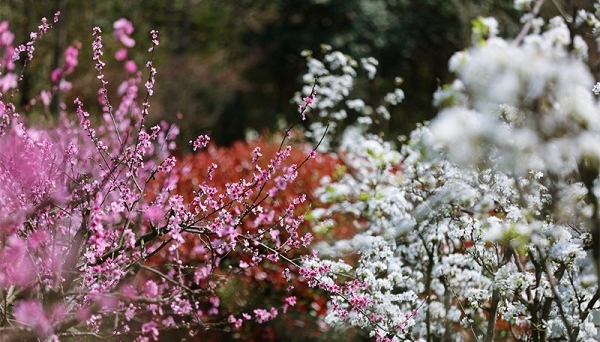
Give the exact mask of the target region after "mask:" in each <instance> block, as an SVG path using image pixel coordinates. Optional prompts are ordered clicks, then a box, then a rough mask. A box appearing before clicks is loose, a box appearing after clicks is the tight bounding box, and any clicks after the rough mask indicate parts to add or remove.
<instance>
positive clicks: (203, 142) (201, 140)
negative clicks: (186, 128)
mask: <svg viewBox="0 0 600 342" xmlns="http://www.w3.org/2000/svg"><path fill="white" fill-rule="evenodd" d="M209 142H210V137H209V136H208V135H200V136H198V138H196V140H194V141H191V140H190V145H193V150H194V151H196V150H197V149H199V148H201V147H206V146H208V143H209Z"/></svg>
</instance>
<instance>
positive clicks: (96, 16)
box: [0, 0, 518, 145]
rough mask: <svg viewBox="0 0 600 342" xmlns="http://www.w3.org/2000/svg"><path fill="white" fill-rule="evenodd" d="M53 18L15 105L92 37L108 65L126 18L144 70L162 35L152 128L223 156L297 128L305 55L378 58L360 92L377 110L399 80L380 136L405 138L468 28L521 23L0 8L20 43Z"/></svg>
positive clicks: (216, 2)
mask: <svg viewBox="0 0 600 342" xmlns="http://www.w3.org/2000/svg"><path fill="white" fill-rule="evenodd" d="M56 10H60V11H61V12H62V14H61V20H60V22H59V23H58V24H57V25H56V27H55V30H54V31H53V32H52V33H51V35H49V36H48V37H46V38H44V40H43V41H42V42H41V46H40V47H39V48H38V51H44V56H43V58H38V59H37V60H36V63H35V64H33V65H31V66H30V67H29V68H28V69H27V73H26V77H25V80H24V83H23V85H22V87H21V91H22V92H21V94H20V98H21V100H22V101H24V102H27V101H29V99H30V98H31V97H33V96H35V94H36V93H37V91H38V89H36V86H35V85H38V84H46V83H43V82H46V80H47V79H48V75H49V72H50V71H51V70H52V69H53V68H54V67H55V66H56V65H58V63H61V60H60V58H61V53H62V51H64V48H65V47H66V46H68V45H70V44H72V43H73V42H75V41H80V42H81V43H82V49H81V51H80V63H82V64H86V63H90V57H91V48H90V43H91V39H92V38H91V29H92V27H93V26H100V27H101V28H102V29H103V31H104V32H105V45H106V46H107V52H108V53H107V54H106V55H105V61H107V62H110V60H111V58H112V56H111V55H110V53H114V51H115V50H116V48H117V44H116V43H113V44H110V42H112V41H114V39H111V38H112V37H111V34H112V23H113V22H114V21H115V20H116V19H118V18H121V17H125V18H128V19H130V20H131V21H132V22H133V23H134V25H135V27H136V31H135V33H134V35H133V37H134V38H135V39H136V41H137V46H136V49H139V51H140V53H139V54H137V55H136V56H135V59H136V60H137V62H138V63H139V64H140V66H142V65H143V63H144V59H145V58H147V57H148V55H147V54H145V53H144V51H145V48H146V47H147V46H149V44H148V41H149V33H148V32H149V31H150V30H151V29H157V30H158V31H159V38H160V41H161V45H160V46H159V48H158V49H157V55H156V61H155V66H156V67H157V68H158V71H159V73H158V75H157V81H158V85H157V92H156V94H157V95H156V97H155V98H154V100H153V104H152V112H153V115H154V117H155V118H159V117H160V118H167V119H169V120H170V121H174V120H176V114H177V113H182V114H183V119H182V122H180V125H181V127H182V132H183V139H187V140H189V139H190V138H191V137H193V136H196V135H198V134H199V133H209V134H211V135H212V137H213V139H214V140H216V141H217V142H218V143H220V144H223V145H228V144H230V143H232V142H233V141H235V140H238V139H240V138H243V137H244V134H245V131H246V130H247V129H254V130H259V131H260V130H261V129H262V128H265V127H268V128H271V129H274V128H275V125H276V122H277V121H278V120H279V119H282V118H283V119H286V120H288V121H289V120H292V119H293V118H294V116H295V115H296V111H295V108H294V106H292V105H291V104H290V98H291V97H292V95H293V93H294V92H295V91H297V90H298V89H299V88H300V76H301V75H302V74H303V73H304V72H305V70H306V68H305V61H304V58H303V57H301V56H300V51H302V50H304V49H310V50H315V51H317V50H319V45H320V44H322V43H326V44H330V45H332V46H333V47H334V48H335V49H340V50H341V51H342V52H345V53H349V54H351V55H352V56H354V57H356V58H358V57H366V56H373V57H375V58H377V59H378V60H379V62H380V66H379V72H378V76H377V77H376V79H375V80H374V81H373V84H371V85H370V87H369V88H368V90H366V87H360V84H359V85H358V86H357V89H356V90H355V91H356V93H357V96H361V97H362V98H363V99H365V100H372V101H377V100H378V99H380V98H381V96H382V95H383V94H384V93H385V92H387V91H389V90H390V89H391V88H392V87H393V85H392V84H391V82H393V79H394V77H396V76H400V77H402V78H403V79H404V80H405V82H404V84H403V86H402V88H403V89H404V91H405V93H406V95H407V96H406V101H405V102H404V103H403V104H402V105H401V106H399V107H398V108H396V109H395V110H394V112H393V113H392V116H393V118H392V120H391V122H390V125H389V127H387V128H386V131H387V132H386V133H388V134H404V133H407V132H409V131H410V130H411V129H413V128H414V126H415V124H416V123H417V122H420V121H422V120H423V119H428V118H430V117H432V115H433V114H434V112H435V110H434V108H433V107H432V105H431V100H432V93H433V91H434V90H435V89H436V88H437V87H438V85H439V84H440V83H444V82H447V81H448V80H449V78H450V75H448V73H447V71H446V70H447V67H446V65H447V60H448V58H449V57H450V56H451V54H452V53H453V52H454V51H456V50H459V49H461V48H463V47H465V46H467V45H468V43H469V40H470V25H471V24H470V22H471V20H473V19H474V18H475V17H476V16H479V15H484V16H486V15H492V14H493V15H494V16H495V17H496V18H498V19H499V21H500V26H501V30H502V32H501V33H502V34H503V35H504V34H508V35H510V34H513V33H514V32H515V30H516V29H517V28H518V26H517V21H518V20H517V17H518V14H517V13H516V12H515V11H514V10H513V9H512V2H511V1H504V0H484V1H473V2H471V1H466V2H465V1H460V0H419V1H410V0H368V1H366V0H305V1H294V0H252V1H250V0H236V1H233V0H226V1H223V0H169V1H167V0H145V1H79V0H55V1H35V0H2V1H0V16H1V17H0V18H1V19H2V20H9V21H10V23H11V25H12V26H11V30H12V31H13V32H15V34H16V35H17V41H22V40H25V39H26V38H27V37H28V33H29V32H30V31H32V30H35V28H36V26H37V25H38V23H39V19H40V18H41V17H42V16H46V17H48V18H51V17H52V14H53V13H54V12H55V11H56ZM44 45H45V46H44ZM47 51H54V52H53V53H47ZM38 57H40V56H38ZM109 65H110V63H109ZM113 69H114V68H113ZM106 70H107V71H108V72H109V74H110V73H111V71H110V70H112V69H110V68H109V67H107V69H106ZM77 72H78V73H79V75H78V77H71V79H73V80H78V81H77V83H75V84H74V86H75V87H77V89H78V93H80V92H81V90H84V91H85V89H89V93H88V94H85V95H87V96H83V98H84V99H85V98H86V97H87V103H88V104H93V103H94V102H95V98H96V94H95V91H94V89H96V86H95V84H94V86H88V84H87V83H92V82H97V80H96V79H95V77H94V74H93V69H92V68H91V67H87V68H81V67H80V68H79V70H78V71H77ZM115 73H116V74H118V70H117V71H116V72H115V70H112V74H115ZM116 74H115V75H112V76H114V78H115V79H117V80H119V75H116ZM109 76H110V75H109ZM41 81H43V82H42V83H40V82H41ZM117 85H118V81H114V82H113V86H114V87H116V86H117ZM78 95H79V96H82V95H81V94H78ZM69 100H70V99H67V101H66V102H67V103H69ZM92 111H93V110H92Z"/></svg>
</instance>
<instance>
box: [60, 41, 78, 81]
mask: <svg viewBox="0 0 600 342" xmlns="http://www.w3.org/2000/svg"><path fill="white" fill-rule="evenodd" d="M78 56H79V48H78V47H77V46H73V45H71V46H69V47H67V49H66V50H65V68H64V69H65V74H67V75H68V74H70V73H72V72H73V71H74V70H75V67H76V66H77V65H78V64H79V61H78V59H77V58H78Z"/></svg>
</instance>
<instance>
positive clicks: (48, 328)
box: [13, 300, 52, 338]
mask: <svg viewBox="0 0 600 342" xmlns="http://www.w3.org/2000/svg"><path fill="white" fill-rule="evenodd" d="M13 313H14V315H15V320H16V321H17V322H19V323H20V324H22V325H25V326H29V327H31V328H32V329H33V330H34V331H36V333H37V335H38V336H39V337H40V338H44V337H47V336H49V335H51V334H52V325H51V324H50V320H49V319H48V317H47V316H46V313H45V312H44V309H43V308H42V304H41V303H40V302H39V301H36V300H27V301H20V302H18V303H17V305H15V308H14V310H13Z"/></svg>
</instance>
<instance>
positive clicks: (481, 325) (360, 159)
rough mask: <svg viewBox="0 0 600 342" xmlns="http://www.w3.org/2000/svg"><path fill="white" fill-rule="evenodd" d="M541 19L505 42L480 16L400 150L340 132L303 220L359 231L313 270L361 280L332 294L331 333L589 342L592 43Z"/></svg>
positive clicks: (593, 300) (595, 165) (593, 289)
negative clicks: (335, 170)
mask: <svg viewBox="0 0 600 342" xmlns="http://www.w3.org/2000/svg"><path fill="white" fill-rule="evenodd" d="M532 6H533V2H532V1H515V8H517V9H520V10H529V9H530V8H531V7H532ZM548 23H549V25H547V26H546V27H545V28H544V29H543V30H542V29H541V26H540V30H539V31H536V28H535V27H534V28H533V31H532V33H531V34H529V35H526V36H524V37H522V39H521V40H520V41H513V42H511V41H507V40H503V39H500V38H497V37H495V36H496V34H497V32H498V28H497V23H496V22H495V21H493V20H491V19H487V18H485V20H484V19H481V18H480V20H479V21H478V23H475V25H479V27H478V28H477V29H479V30H480V31H479V33H480V34H479V36H478V38H479V39H478V40H477V41H474V45H475V47H474V48H472V49H470V50H466V51H462V52H459V53H457V54H456V55H455V56H454V57H453V58H452V60H451V61H450V64H449V67H450V69H451V70H452V71H453V72H455V73H456V74H457V80H456V81H454V83H452V84H451V85H449V86H446V87H442V88H441V89H440V90H439V91H438V93H437V94H436V104H437V105H438V106H440V108H441V111H440V113H439V115H438V117H437V118H436V119H434V120H433V121H432V123H431V125H430V126H429V127H427V126H421V127H419V128H417V129H416V130H415V131H413V132H412V134H411V135H410V137H409V139H408V140H407V141H406V142H405V143H404V145H403V146H402V148H401V150H400V151H395V150H394V149H393V147H392V146H391V145H390V144H389V143H387V142H385V141H383V140H382V139H380V138H378V137H377V136H374V135H368V134H365V133H364V130H362V129H361V128H357V127H349V128H348V129H346V130H345V132H344V134H343V137H342V140H341V143H340V150H339V155H340V158H341V160H342V161H343V162H344V166H345V168H346V169H347V170H348V172H346V173H345V174H344V175H343V176H341V177H339V178H337V179H335V180H331V179H328V180H327V181H326V182H324V183H323V187H322V188H321V189H319V190H318V191H317V195H319V198H320V199H321V201H323V202H326V203H329V207H328V208H327V209H319V210H318V215H313V216H312V217H313V218H315V219H317V220H318V221H322V222H327V224H328V227H329V228H330V231H333V232H334V233H335V226H334V227H331V224H332V221H331V219H332V218H333V217H336V215H339V214H343V216H344V217H350V218H351V221H352V222H353V224H354V228H356V229H357V230H358V233H357V234H356V235H354V236H352V237H349V238H347V239H341V240H340V239H338V240H337V241H331V242H330V243H329V244H328V243H326V242H323V243H321V244H320V245H319V251H320V255H321V258H322V259H321V260H318V259H313V260H311V261H310V262H311V263H313V264H314V265H312V266H311V267H313V268H318V267H320V266H319V265H330V263H331V262H332V261H330V260H336V262H337V263H341V264H343V265H344V267H343V269H344V276H343V277H336V276H335V275H334V274H331V275H330V278H331V279H333V281H334V282H335V283H336V284H337V285H338V286H347V285H344V284H348V283H351V282H356V283H357V284H361V286H356V287H353V292H352V295H351V296H334V298H332V300H331V303H330V314H329V316H328V318H327V321H328V322H329V323H330V324H335V325H338V324H352V325H355V326H358V327H361V328H364V329H368V330H369V331H370V332H371V334H372V335H373V336H375V337H376V338H377V340H381V341H383V340H386V341H387V340H392V341H403V340H411V341H416V340H430V339H432V338H433V337H434V336H435V337H439V338H442V337H443V339H444V340H447V341H463V340H465V339H468V340H481V341H483V340H507V339H515V340H540V341H541V340H569V341H596V340H597V339H598V336H599V335H598V331H597V329H596V327H595V326H594V323H593V322H592V317H593V315H594V313H596V314H598V312H599V311H600V298H598V295H597V293H598V291H599V289H598V272H599V271H600V266H599V264H600V260H595V259H594V258H593V257H592V253H591V252H589V251H590V250H594V251H595V253H598V250H599V249H600V248H599V247H598V246H595V245H594V244H597V243H598V241H597V240H594V239H595V238H593V236H594V234H600V232H598V231H596V230H597V229H599V228H597V227H600V222H599V220H600V210H599V209H600V203H599V200H598V198H599V197H600V177H599V172H600V108H599V106H598V103H597V101H596V100H595V99H594V98H593V96H592V92H591V89H592V86H593V83H594V82H593V78H592V77H591V75H590V73H589V71H588V70H587V68H586V66H585V65H584V63H583V62H582V57H585V56H584V55H585V54H583V53H582V52H584V51H587V49H586V48H583V47H581V46H580V47H577V46H578V45H579V44H583V43H582V41H576V40H577V38H574V40H573V41H572V42H571V37H572V35H571V34H570V32H569V29H568V27H567V25H565V23H564V21H563V20H562V19H551V20H549V21H548ZM481 39H483V41H482V40H481ZM571 43H572V44H571ZM570 47H572V48H573V49H571V50H569V49H570ZM599 88H600V86H599V85H596V87H594V91H598V89H599ZM598 92H600V91H598ZM348 105H349V106H350V107H352V108H362V106H363V103H361V102H359V101H353V102H350V103H349V104H348ZM309 216H310V215H309ZM322 269H327V267H324V268H323V267H322ZM338 269H339V266H338ZM413 310H416V311H413Z"/></svg>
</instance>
